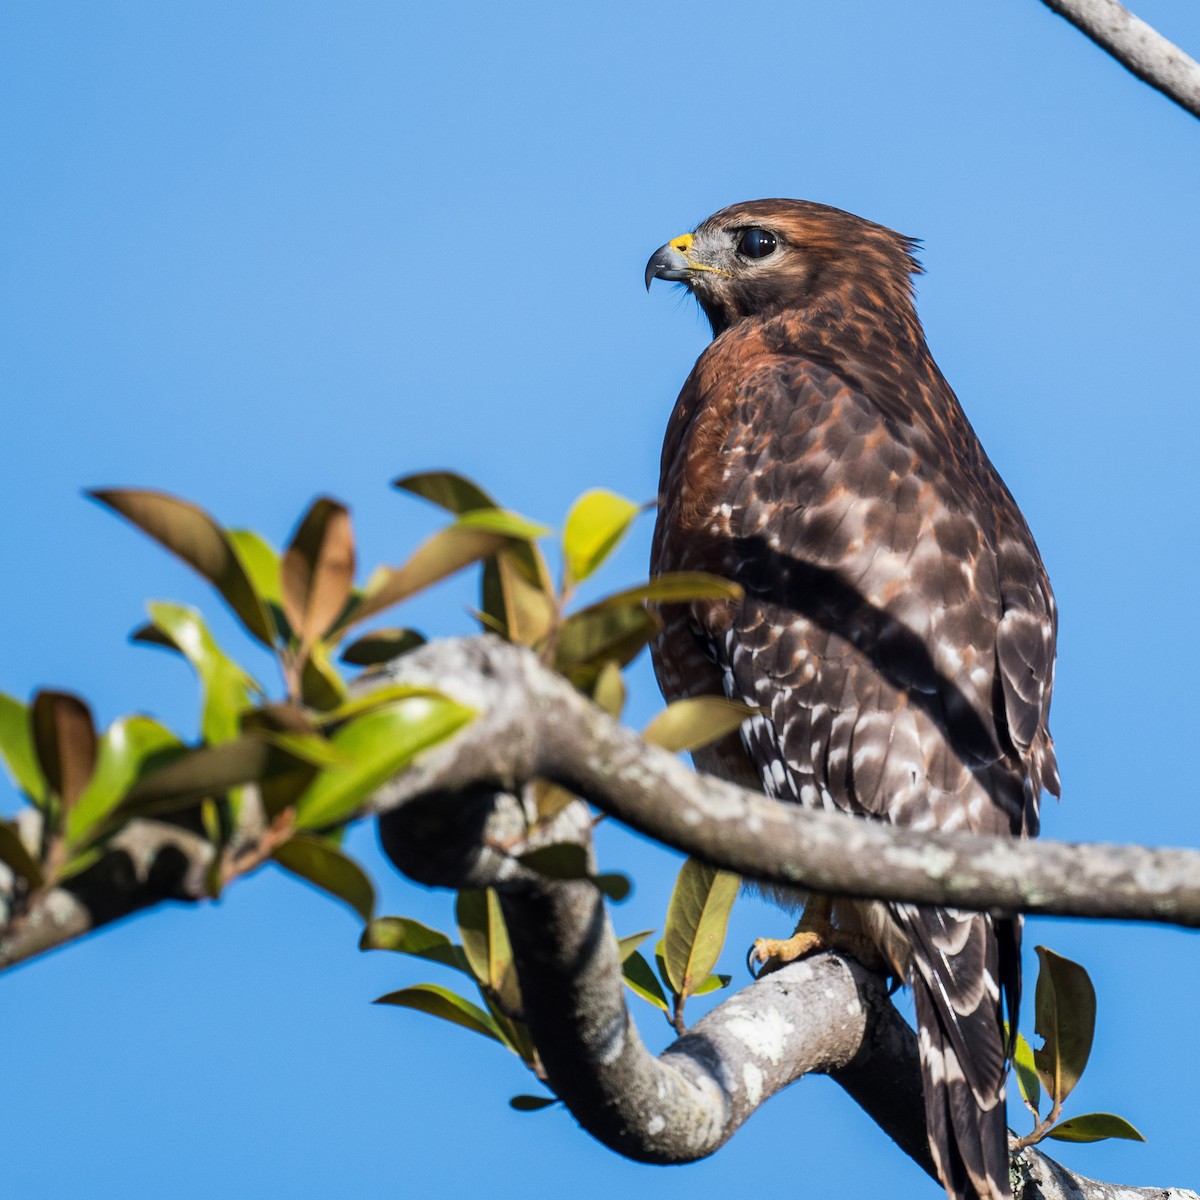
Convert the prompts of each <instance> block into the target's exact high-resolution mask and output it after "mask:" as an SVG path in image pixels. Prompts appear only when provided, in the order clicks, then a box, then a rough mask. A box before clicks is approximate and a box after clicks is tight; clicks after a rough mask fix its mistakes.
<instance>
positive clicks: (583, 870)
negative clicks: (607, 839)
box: [517, 842, 633, 902]
mask: <svg viewBox="0 0 1200 1200" xmlns="http://www.w3.org/2000/svg"><path fill="white" fill-rule="evenodd" d="M517 861H518V862H519V863H521V864H522V865H523V866H526V867H528V868H529V869H530V870H531V871H537V873H538V874H539V875H545V876H546V878H547V879H560V880H573V879H587V880H589V881H590V882H592V883H594V884H595V885H596V887H598V888H599V889H600V891H601V893H602V894H603V895H605V896H607V897H608V898H609V899H610V900H614V901H617V902H620V901H622V900H624V899H625V898H626V897H627V896H628V895H629V893H630V892H631V891H632V890H633V885H632V884H631V883H630V882H629V880H628V879H627V878H626V877H625V876H624V875H620V874H617V873H616V872H606V873H605V874H603V875H593V874H590V873H589V871H588V853H587V850H586V849H584V847H583V846H580V845H578V844H577V843H575V842H559V843H556V844H555V845H553V846H542V847H541V848H540V849H537V850H531V851H530V852H529V853H528V854H522V855H521V856H520V858H518V860H517Z"/></svg>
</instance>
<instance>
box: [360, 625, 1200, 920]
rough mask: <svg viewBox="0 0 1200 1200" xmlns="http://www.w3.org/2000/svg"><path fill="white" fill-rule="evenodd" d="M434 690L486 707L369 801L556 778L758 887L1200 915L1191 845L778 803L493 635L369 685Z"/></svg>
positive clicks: (1199, 879)
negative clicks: (961, 825)
mask: <svg viewBox="0 0 1200 1200" xmlns="http://www.w3.org/2000/svg"><path fill="white" fill-rule="evenodd" d="M384 681H388V682H404V683H413V684H422V685H425V686H432V687H440V688H442V689H443V690H445V691H446V692H448V693H449V694H451V695H453V696H454V698H455V699H457V700H459V701H460V702H461V703H464V704H468V705H470V706H471V707H473V708H475V709H477V710H479V712H480V716H479V717H477V718H476V719H475V720H474V721H473V722H472V723H471V724H470V725H469V726H468V727H467V728H466V729H465V730H464V731H463V732H462V733H460V734H459V735H458V736H456V738H455V739H454V740H453V742H451V743H448V744H446V745H444V746H442V747H439V748H437V749H435V750H434V751H432V752H431V753H429V754H427V755H425V756H423V757H422V758H421V759H420V760H419V762H418V763H417V764H415V765H414V766H413V767H412V768H411V769H410V770H409V771H407V772H406V773H405V774H404V775H402V776H400V777H399V778H398V779H396V780H395V781H393V782H392V783H391V784H389V785H388V786H387V787H385V788H383V789H382V790H381V791H380V792H379V793H378V794H377V796H376V798H375V801H374V802H373V805H372V807H373V809H374V811H376V812H384V811H386V810H387V809H389V808H392V807H395V806H396V805H398V804H401V803H403V802H404V801H405V800H406V799H408V798H410V797H412V796H418V795H421V794H424V793H428V792H435V791H458V790H461V789H462V788H464V787H466V786H467V785H469V784H473V783H494V784H497V785H499V786H502V787H506V788H509V789H512V788H513V787H514V786H516V785H519V784H522V783H525V782H527V781H528V780H531V779H534V778H542V779H548V780H551V781H552V782H555V783H558V784H561V785H562V786H564V787H566V788H568V789H570V790H571V791H573V792H576V793H577V794H579V795H581V796H586V797H587V798H588V800H589V801H590V802H591V803H593V804H595V805H596V806H597V807H598V808H600V809H602V810H603V811H605V812H607V813H609V814H610V815H611V816H614V817H616V818H617V819H618V820H620V821H623V822H624V823H625V824H627V825H629V826H631V827H632V828H634V829H636V830H638V831H639V832H641V833H644V834H646V835H648V836H649V837H652V838H654V839H655V840H656V841H659V842H663V843H664V844H666V845H668V846H674V847H675V848H676V849H678V850H682V851H684V852H686V853H688V854H691V855H694V856H695V857H697V858H700V859H703V860H704V861H706V862H708V863H711V864H712V865H713V866H717V867H723V868H726V869H727V870H731V871H736V872H737V873H738V874H740V875H744V876H747V877H748V878H752V879H756V880H760V881H762V882H766V883H775V884H782V885H785V886H791V887H797V888H801V889H805V888H807V889H813V890H816V891H822V892H829V893H832V894H835V895H844V896H858V897H870V898H873V899H880V900H903V901H910V902H913V903H918V904H949V905H953V906H955V907H958V908H968V909H976V910H987V911H993V912H1008V913H1012V912H1026V913H1045V914H1054V915H1058V916H1077V917H1109V918H1117V919H1121V920H1141V921H1156V922H1162V923H1165V924H1175V925H1183V926H1188V927H1197V926H1200V852H1197V851H1194V850H1152V849H1147V848H1144V847H1140V846H1111V845H1102V844H1070V843H1066V842H1051V841H1042V842H1028V841H1017V840H1014V839H1011V838H987V837H979V836H976V835H973V834H966V833H954V834H950V833H939V832H936V831H922V832H913V831H909V830H904V829H898V828H895V827H892V826H888V825H884V824H882V823H878V822H872V821H862V820H857V819H855V818H853V817H849V816H845V815H843V814H840V813H826V812H819V811H815V810H810V809H804V808H800V807H799V806H796V805H789V804H780V803H779V802H778V801H774V800H770V799H768V798H767V797H766V796H764V795H762V794H761V793H758V792H751V791H747V790H745V789H744V788H739V787H736V786H734V785H733V784H730V783H726V782H724V781H723V780H719V779H715V778H713V777H711V776H706V775H697V774H696V773H695V772H693V771H692V770H690V769H689V768H688V767H687V766H685V765H684V763H682V762H681V761H680V760H679V759H678V758H677V757H676V756H675V755H672V754H668V753H667V752H666V751H663V750H660V749H657V748H656V747H654V746H650V745H647V744H646V743H645V742H644V741H642V739H641V738H640V737H638V735H637V734H636V733H634V732H633V731H632V730H630V729H627V728H624V727H623V726H621V725H618V724H617V723H616V722H614V721H612V720H611V719H610V718H609V717H608V716H607V715H606V714H605V713H603V712H602V711H601V710H600V709H599V708H597V707H596V706H595V705H594V704H592V703H591V702H590V701H588V700H587V699H586V698H585V697H583V696H581V695H580V694H579V693H578V692H576V691H575V690H574V689H573V688H572V687H571V685H570V684H569V683H567V681H566V680H565V679H563V678H562V677H561V676H559V675H556V674H554V673H553V672H550V671H548V670H547V669H546V668H544V667H543V666H541V664H540V663H539V662H538V661H537V659H536V658H535V657H534V656H533V655H532V654H531V653H529V652H528V651H526V650H522V649H520V648H518V647H515V646H511V645H508V644H507V643H505V642H501V641H499V640H498V639H496V638H493V637H480V638H468V639H457V640H448V641H443V642H436V643H432V644H430V645H428V646H425V647H422V648H421V649H420V650H417V651H414V652H413V653H411V654H409V655H406V656H405V657H404V658H402V659H400V660H398V662H397V663H396V664H394V665H393V666H391V667H389V668H388V669H387V670H386V671H381V672H377V673H374V674H373V675H372V676H371V677H370V679H369V681H367V683H368V686H374V685H377V684H378V683H381V682H384Z"/></svg>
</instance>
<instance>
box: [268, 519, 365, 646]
mask: <svg viewBox="0 0 1200 1200" xmlns="http://www.w3.org/2000/svg"><path fill="white" fill-rule="evenodd" d="M353 585H354V532H353V530H352V529H351V527H350V513H349V511H348V510H347V509H346V507H345V505H343V504H339V503H338V502H337V501H336V500H331V499H330V498H329V497H328V496H322V497H320V498H319V499H317V500H315V501H313V504H312V506H311V507H310V508H309V510H308V512H307V513H305V515H304V519H303V520H302V521H301V522H300V525H299V528H297V530H296V532H295V534H294V535H293V536H292V541H291V544H290V545H289V546H288V548H287V550H286V551H285V552H284V555H283V563H282V566H281V569H280V586H281V588H282V591H283V611H284V613H285V614H286V616H287V619H288V624H289V625H290V626H291V627H292V629H293V630H294V631H295V634H296V637H297V638H298V639H299V641H300V654H301V656H303V654H304V652H305V651H306V650H307V649H308V647H309V646H311V645H312V644H313V642H315V641H316V640H317V639H318V638H319V637H321V636H322V635H323V634H324V633H325V632H326V630H328V629H329V627H330V626H331V625H332V624H333V623H334V621H335V620H337V618H338V617H339V616H341V614H342V610H343V609H344V608H345V607H346V602H347V601H348V600H349V599H350V590H351V588H352V587H353Z"/></svg>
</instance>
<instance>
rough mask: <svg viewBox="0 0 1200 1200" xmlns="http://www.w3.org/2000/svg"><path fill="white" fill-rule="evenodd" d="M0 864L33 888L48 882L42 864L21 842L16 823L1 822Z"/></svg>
mask: <svg viewBox="0 0 1200 1200" xmlns="http://www.w3.org/2000/svg"><path fill="white" fill-rule="evenodd" d="M0 862H2V863H4V864H5V865H6V866H8V867H9V868H10V869H11V870H12V872H13V873H14V874H15V875H18V876H20V877H21V878H22V879H24V880H25V882H26V883H28V884H29V886H30V887H31V888H40V887H41V886H42V885H43V884H44V883H45V882H46V876H45V874H44V873H43V871H42V865H41V863H39V862H38V860H37V859H36V858H35V857H34V856H33V855H32V854H31V853H30V851H29V848H28V847H27V846H26V845H25V843H24V842H23V841H22V840H21V833H20V830H19V829H18V828H17V823H16V822H15V821H0Z"/></svg>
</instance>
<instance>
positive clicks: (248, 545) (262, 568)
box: [225, 529, 291, 633]
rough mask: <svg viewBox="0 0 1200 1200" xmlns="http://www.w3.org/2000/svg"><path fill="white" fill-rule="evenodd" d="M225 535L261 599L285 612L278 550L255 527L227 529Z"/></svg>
mask: <svg viewBox="0 0 1200 1200" xmlns="http://www.w3.org/2000/svg"><path fill="white" fill-rule="evenodd" d="M225 536H226V537H227V538H228V539H229V540H230V541H231V542H232V543H233V548H234V549H235V550H236V551H237V556H238V558H239V559H241V561H242V567H243V568H244V569H245V572H246V574H247V576H249V579H250V583H251V584H252V585H253V587H254V591H255V592H256V593H257V595H258V596H259V598H260V599H261V600H264V601H265V602H266V603H267V604H268V605H269V606H271V607H272V608H277V609H278V610H279V612H280V614H281V615H282V613H283V582H282V579H281V564H280V554H279V551H278V550H276V549H275V547H274V546H272V545H271V543H270V542H268V541H267V539H266V538H265V537H263V536H262V534H260V533H255V532H254V530H253V529H227V530H225ZM284 632H289V633H290V632H291V631H290V630H286V631H284Z"/></svg>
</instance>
